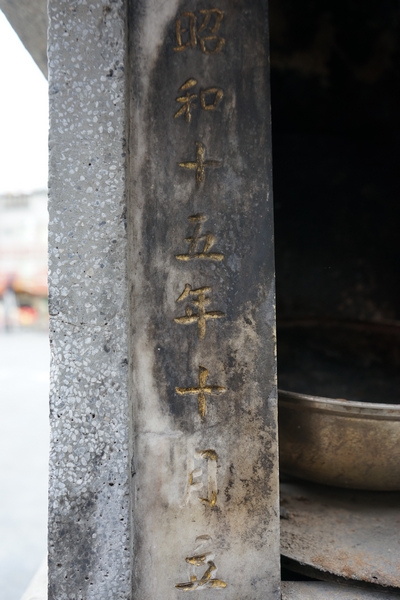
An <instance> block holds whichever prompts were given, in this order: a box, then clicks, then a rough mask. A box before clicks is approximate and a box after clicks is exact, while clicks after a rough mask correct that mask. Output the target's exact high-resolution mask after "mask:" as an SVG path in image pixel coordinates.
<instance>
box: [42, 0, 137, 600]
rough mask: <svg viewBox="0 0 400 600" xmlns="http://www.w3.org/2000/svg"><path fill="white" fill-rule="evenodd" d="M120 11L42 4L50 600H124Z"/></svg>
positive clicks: (128, 552)
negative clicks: (46, 27) (45, 28)
mask: <svg viewBox="0 0 400 600" xmlns="http://www.w3.org/2000/svg"><path fill="white" fill-rule="evenodd" d="M125 7H126V5H125V2H123V1H122V0H116V1H113V2H102V1H100V0H90V1H89V0H88V1H85V0H79V1H75V0H74V1H71V0H50V3H49V20H50V31H49V90H50V205H49V208H50V233H49V247H50V257H49V258H50V275H49V294H50V328H51V334H50V335H51V348H52V366H51V424H52V439H51V457H50V492H49V596H48V597H49V600H128V599H129V598H131V563H132V539H131V500H130V495H131V479H132V476H131V450H130V444H131V435H130V422H131V419H130V408H129V406H130V405H129V400H128V305H127V263H126V200H125V192H126V178H125V173H126V168H125V162H126V157H125V154H126V148H125V126H126V115H125V100H124V99H125V70H124V61H125V51H126V44H125V39H126V35H125V32H126V17H125Z"/></svg>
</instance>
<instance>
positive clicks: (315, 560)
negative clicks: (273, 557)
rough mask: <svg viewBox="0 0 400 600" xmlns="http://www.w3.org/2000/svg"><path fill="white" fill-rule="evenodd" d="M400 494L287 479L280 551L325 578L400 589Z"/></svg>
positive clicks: (282, 488)
mask: <svg viewBox="0 0 400 600" xmlns="http://www.w3.org/2000/svg"><path fill="white" fill-rule="evenodd" d="M399 531H400V493H399V492H363V491H359V490H353V491H350V490H344V489H337V488H332V487H327V486H326V487H325V486H318V485H315V484H311V483H304V482H296V483H293V482H291V483H288V482H287V483H283V484H282V486H281V553H282V555H283V559H284V560H285V558H286V559H289V560H290V561H295V562H296V564H297V565H298V566H299V570H301V569H302V568H304V570H305V572H307V570H308V572H310V571H309V570H310V569H311V570H313V571H314V573H317V574H318V578H320V579H330V578H332V577H333V578H337V577H339V578H343V579H345V580H351V581H359V582H367V583H370V584H375V585H380V586H384V587H388V588H400V536H399Z"/></svg>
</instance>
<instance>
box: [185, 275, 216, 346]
mask: <svg viewBox="0 0 400 600" xmlns="http://www.w3.org/2000/svg"><path fill="white" fill-rule="evenodd" d="M211 291H212V288H211V287H209V286H205V287H201V288H197V289H196V290H194V289H192V286H191V285H190V283H187V284H186V285H185V289H184V290H183V292H182V294H181V295H180V296H179V298H178V299H177V302H182V301H183V300H186V299H189V300H190V302H191V303H192V304H194V305H195V306H196V307H197V311H198V312H193V310H192V309H191V308H190V306H189V305H187V306H186V309H185V313H186V314H185V316H183V317H177V318H176V319H174V321H175V323H179V324H180V325H191V324H192V323H197V330H198V336H199V340H203V339H204V336H205V335H206V323H207V321H208V320H209V319H221V318H222V317H226V315H225V313H223V312H221V311H220V310H210V311H206V306H208V305H209V304H210V303H211V300H210V298H209V297H208V296H206V294H209V293H211Z"/></svg>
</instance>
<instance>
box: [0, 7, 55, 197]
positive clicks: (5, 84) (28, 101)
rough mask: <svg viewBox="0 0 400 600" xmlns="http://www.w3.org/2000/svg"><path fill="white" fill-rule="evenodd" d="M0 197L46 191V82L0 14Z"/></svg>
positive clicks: (0, 13)
mask: <svg viewBox="0 0 400 600" xmlns="http://www.w3.org/2000/svg"><path fill="white" fill-rule="evenodd" d="M0 73H1V84H0V194H4V193H7V192H12V193H17V192H30V191H34V190H41V189H46V187H47V130H48V108H47V81H46V79H45V78H44V76H43V75H42V73H41V71H40V70H39V68H38V67H37V66H36V63H35V62H34V61H33V59H32V58H31V56H30V54H29V53H28V52H27V51H26V50H25V48H24V46H23V45H22V43H21V42H20V40H19V38H18V36H17V35H16V34H15V33H14V30H13V29H12V27H11V26H10V24H9V23H8V21H7V19H6V18H5V16H4V15H3V13H2V12H1V11H0Z"/></svg>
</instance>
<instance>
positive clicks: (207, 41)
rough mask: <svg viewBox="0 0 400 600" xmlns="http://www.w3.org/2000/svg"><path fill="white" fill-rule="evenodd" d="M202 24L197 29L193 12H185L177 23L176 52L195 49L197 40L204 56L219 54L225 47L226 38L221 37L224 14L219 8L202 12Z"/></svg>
mask: <svg viewBox="0 0 400 600" xmlns="http://www.w3.org/2000/svg"><path fill="white" fill-rule="evenodd" d="M200 15H201V19H202V20H201V23H200V26H199V27H197V18H196V15H195V14H194V13H193V12H183V13H181V14H180V15H179V17H178V18H177V19H176V22H175V34H176V46H175V47H174V50H175V52H184V51H185V50H188V49H191V48H195V47H196V46H197V40H198V41H199V45H200V50H201V51H202V52H203V53H204V54H218V53H219V52H221V50H222V48H223V47H224V45H225V38H223V37H221V36H220V35H219V32H220V29H221V23H222V20H223V18H224V13H223V12H222V11H221V10H219V9H218V8H210V9H206V10H201V11H200Z"/></svg>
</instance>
